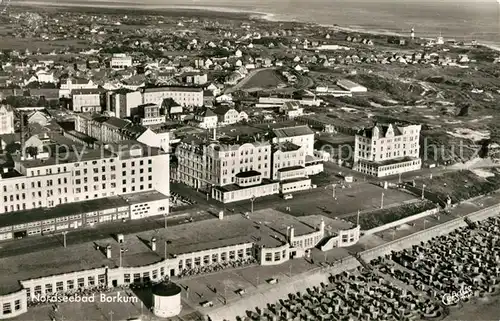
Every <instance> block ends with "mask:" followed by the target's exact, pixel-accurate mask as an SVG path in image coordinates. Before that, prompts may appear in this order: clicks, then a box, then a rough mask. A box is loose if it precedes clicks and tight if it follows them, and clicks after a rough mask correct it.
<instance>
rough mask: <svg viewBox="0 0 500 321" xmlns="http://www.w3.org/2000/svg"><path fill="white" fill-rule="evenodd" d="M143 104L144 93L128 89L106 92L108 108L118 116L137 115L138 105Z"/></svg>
mask: <svg viewBox="0 0 500 321" xmlns="http://www.w3.org/2000/svg"><path fill="white" fill-rule="evenodd" d="M139 105H142V93H141V92H140V91H132V90H128V89H119V90H117V91H109V92H107V93H106V110H108V111H110V112H113V113H114V116H115V117H117V118H126V117H133V116H135V115H137V113H138V109H137V107H138V106H139Z"/></svg>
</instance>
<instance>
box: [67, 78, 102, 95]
mask: <svg viewBox="0 0 500 321" xmlns="http://www.w3.org/2000/svg"><path fill="white" fill-rule="evenodd" d="M97 88H98V85H97V84H94V82H93V81H92V80H90V79H82V78H71V77H69V78H64V79H62V80H61V86H60V89H59V97H60V98H62V97H66V98H69V97H70V96H71V91H72V90H76V89H97Z"/></svg>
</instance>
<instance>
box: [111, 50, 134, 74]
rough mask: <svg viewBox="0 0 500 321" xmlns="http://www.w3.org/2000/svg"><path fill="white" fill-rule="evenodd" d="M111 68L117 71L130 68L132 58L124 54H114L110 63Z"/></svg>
mask: <svg viewBox="0 0 500 321" xmlns="http://www.w3.org/2000/svg"><path fill="white" fill-rule="evenodd" d="M109 67H110V68H111V69H115V70H123V69H127V68H130V67H132V57H130V56H128V55H126V54H123V53H118V54H113V56H112V57H111V61H110V62H109Z"/></svg>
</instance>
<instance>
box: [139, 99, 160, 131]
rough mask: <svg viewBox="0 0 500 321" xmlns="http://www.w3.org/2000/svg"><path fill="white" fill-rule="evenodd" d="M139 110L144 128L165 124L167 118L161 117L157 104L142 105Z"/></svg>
mask: <svg viewBox="0 0 500 321" xmlns="http://www.w3.org/2000/svg"><path fill="white" fill-rule="evenodd" d="M138 109H139V115H138V116H139V118H140V122H141V125H142V126H151V125H158V124H161V123H164V122H165V116H161V115H160V107H159V106H158V105H157V104H145V105H140V106H139V107H138Z"/></svg>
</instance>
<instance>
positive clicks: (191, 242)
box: [0, 210, 360, 319]
mask: <svg viewBox="0 0 500 321" xmlns="http://www.w3.org/2000/svg"><path fill="white" fill-rule="evenodd" d="M221 218H222V217H221ZM261 222H265V223H264V224H263V223H261ZM256 224H259V226H260V227H259V229H256V228H255V225H256ZM359 233H360V228H359V226H353V225H352V224H351V223H348V222H345V221H339V220H333V219H329V218H324V217H322V216H308V217H300V218H296V217H293V216H291V215H288V214H284V213H281V212H278V211H275V210H263V211H257V212H254V213H253V214H252V218H251V219H249V218H245V217H242V216H239V215H232V216H229V217H227V218H222V219H220V220H218V221H217V222H216V223H214V221H213V220H209V221H200V222H194V223H190V224H182V225H177V226H172V227H169V229H168V240H169V242H167V241H166V240H167V231H166V230H157V231H150V232H144V233H140V234H138V235H126V236H125V237H124V238H123V239H122V240H120V238H119V237H118V236H117V237H116V239H112V238H110V239H106V240H100V241H97V242H88V243H84V244H75V245H71V244H68V246H67V247H62V246H61V247H60V248H57V249H50V250H46V251H37V252H32V253H28V254H22V255H17V256H11V257H6V258H3V259H2V264H1V265H0V307H2V309H0V319H6V318H12V317H16V316H18V315H21V314H23V313H25V312H26V311H27V309H28V305H29V302H33V301H36V300H37V299H40V298H47V297H51V296H54V295H56V294H59V295H62V294H64V293H70V292H72V291H75V290H78V289H86V288H95V287H97V286H102V287H110V288H113V287H118V286H123V285H130V284H134V283H135V284H138V283H143V282H149V281H161V280H162V279H163V278H164V277H166V276H169V277H175V276H179V275H182V273H183V272H185V271H186V270H189V269H193V268H196V267H201V266H208V265H213V264H218V263H221V262H231V261H233V262H234V261H239V260H248V259H253V260H256V262H257V263H259V264H261V265H277V264H281V263H283V262H287V261H288V260H290V259H294V258H300V257H303V256H306V255H308V253H309V252H310V251H311V249H312V248H314V247H315V246H317V245H318V244H320V243H325V241H326V242H328V244H335V245H336V246H337V247H346V246H351V245H353V244H355V243H356V242H357V241H358V239H359ZM160 240H161V241H160ZM167 244H168V245H167ZM56 262H57V264H56ZM20 266H22V268H19V267H20Z"/></svg>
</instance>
